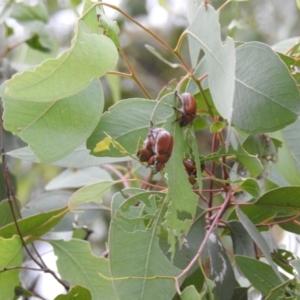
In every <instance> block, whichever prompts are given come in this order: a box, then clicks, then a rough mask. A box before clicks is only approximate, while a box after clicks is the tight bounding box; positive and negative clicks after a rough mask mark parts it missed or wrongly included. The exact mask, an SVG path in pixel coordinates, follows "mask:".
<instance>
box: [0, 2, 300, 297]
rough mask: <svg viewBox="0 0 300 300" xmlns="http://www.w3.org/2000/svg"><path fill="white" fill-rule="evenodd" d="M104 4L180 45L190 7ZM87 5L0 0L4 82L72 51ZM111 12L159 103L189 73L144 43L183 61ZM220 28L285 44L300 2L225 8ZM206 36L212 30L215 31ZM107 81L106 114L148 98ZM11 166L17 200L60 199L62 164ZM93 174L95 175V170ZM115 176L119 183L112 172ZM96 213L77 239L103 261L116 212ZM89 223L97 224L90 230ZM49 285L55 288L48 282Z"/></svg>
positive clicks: (204, 146) (242, 37)
mask: <svg viewBox="0 0 300 300" xmlns="http://www.w3.org/2000/svg"><path fill="white" fill-rule="evenodd" d="M105 2H108V3H112V4H115V5H118V6H119V7H121V8H122V9H123V10H124V11H125V12H126V13H128V14H129V15H131V16H132V17H133V18H135V19H137V20H138V21H139V22H140V23H142V24H143V25H145V26H146V27H149V28H150V29H151V30H153V31H154V32H155V33H156V34H157V35H158V36H160V37H161V39H163V40H164V41H166V42H167V43H168V44H169V45H170V46H171V47H175V46H176V43H177V40H178V37H179V36H180V34H181V33H182V31H183V30H184V29H185V28H186V26H187V24H188V23H187V19H186V10H185V9H186V8H185V1H180V0H147V1H146V0H145V1H141V0H114V1H113V0H111V1H105ZM224 2H225V1H224V0H212V1H210V4H211V5H212V6H213V7H214V8H219V7H221V6H222V5H223V4H224ZM82 5H83V3H82V1H81V0H48V1H42V0H25V1H16V0H15V1H11V0H0V84H2V82H4V81H5V80H7V79H9V78H11V76H12V75H13V74H14V73H16V72H19V71H22V70H24V69H27V68H32V67H34V66H35V65H37V64H39V63H41V62H42V61H43V60H45V59H47V58H51V57H57V56H58V55H59V54H60V53H61V52H62V51H64V50H66V49H67V48H68V47H69V46H70V43H71V40H72V37H73V34H74V28H75V22H76V20H77V18H78V16H79V15H80V12H81V9H82ZM105 12H106V13H107V14H108V15H109V16H110V17H111V18H112V19H114V20H116V21H117V22H118V25H119V27H120V43H121V47H122V49H123V51H124V52H125V53H126V55H127V57H128V58H129V60H130V62H131V64H132V67H133V68H134V70H135V72H136V74H138V76H139V79H140V81H141V82H142V83H143V85H144V86H145V88H146V89H147V90H148V91H149V93H150V95H151V96H152V98H153V99H156V98H157V97H158V95H159V93H160V91H161V90H162V89H163V88H165V87H168V85H169V84H170V85H171V84H172V81H173V80H174V79H175V80H179V79H180V77H181V76H182V75H184V73H183V71H181V70H180V69H173V68H171V67H170V66H168V65H167V64H164V63H163V62H161V61H160V60H159V59H157V58H156V57H155V56H154V55H153V54H152V53H151V52H150V51H148V50H147V49H146V47H145V45H146V44H147V45H150V46H152V47H154V48H155V49H156V50H157V51H158V52H159V53H160V54H161V55H162V56H163V57H164V58H165V59H167V60H168V61H170V62H173V63H177V61H176V59H175V57H174V56H172V54H171V53H169V52H168V51H167V50H166V49H165V48H163V47H162V46H161V45H160V44H158V43H157V41H155V40H154V39H152V38H151V37H150V36H149V35H148V34H146V33H145V32H143V31H142V30H141V28H139V27H137V26H136V25H135V24H133V23H132V22H130V20H128V19H126V18H124V16H123V15H121V14H119V13H117V12H116V11H114V10H112V9H108V8H107V7H106V8H105ZM220 23H221V32H222V37H223V39H225V38H226V36H228V35H229V36H231V37H232V38H233V39H234V40H235V41H240V42H247V41H261V42H264V43H267V44H269V45H271V46H272V45H273V44H276V43H277V42H280V41H282V40H285V39H288V38H291V37H295V36H299V28H300V12H299V9H298V8H297V5H296V1H282V0H264V1H260V0H250V1H237V2H232V3H230V4H228V5H227V6H226V7H225V8H224V9H222V12H221V14H220ZM207 30H208V31H209V30H210V28H207ZM185 42H186V41H185ZM186 49H187V48H186V47H185V45H183V47H182V48H181V54H182V56H183V57H184V58H185V60H186V61H187V62H189V57H188V52H187V51H185V50H186ZM118 71H122V72H129V70H128V68H127V65H126V64H125V62H124V60H122V59H120V60H119V64H118ZM74 76H76V74H74ZM101 80H102V84H103V88H104V93H105V101H106V107H105V109H108V108H109V107H110V106H111V105H113V104H114V103H116V102H117V101H119V100H121V99H126V98H134V97H142V98H146V95H144V94H143V92H142V91H141V90H140V89H139V87H138V86H137V85H136V84H135V83H134V82H133V81H132V80H131V79H128V78H120V77H117V76H115V75H108V76H105V77H104V78H103V79H101ZM125 117H126V116H125ZM128 117H130V116H128ZM204 125H205V122H204ZM196 126H197V122H196ZM199 126H203V124H202V125H201V124H200V125H199ZM200 134H201V145H200V148H201V151H203V152H205V151H207V152H209V151H210V142H209V141H210V138H208V137H210V136H209V134H210V133H209V130H207V131H203V132H201V133H200ZM3 141H4V145H1V148H2V147H4V150H5V152H8V151H10V150H14V149H18V148H21V147H24V146H26V144H25V143H24V142H23V141H22V140H20V139H19V138H18V137H16V136H13V135H12V134H11V133H9V132H4V137H3ZM1 142H2V141H1ZM8 165H9V171H10V173H11V177H12V182H13V185H14V188H15V192H16V195H17V197H18V199H19V200H20V202H21V203H22V205H23V206H24V205H26V204H27V203H28V202H29V201H31V200H34V199H36V198H37V197H45V199H48V198H47V193H55V190H57V189H58V187H59V181H60V180H61V178H62V177H58V178H57V176H59V175H61V172H63V171H64V170H63V169H62V168H60V167H58V166H54V165H41V164H35V163H31V162H28V161H25V160H18V159H14V158H12V157H8ZM65 171H66V170H65ZM106 171H107V172H108V173H109V171H110V170H109V169H106ZM87 172H89V175H90V177H91V170H87ZM93 172H96V173H95V174H98V173H97V172H98V171H97V170H96V169H93ZM141 172H145V174H146V172H147V170H145V169H144V168H143V170H142V171H141ZM73 173H74V174H75V173H76V170H73ZM85 175H86V174H85ZM110 175H111V176H112V177H114V174H113V173H111V174H110ZM95 176H101V175H95ZM103 176H104V175H103ZM90 177H89V178H90ZM106 179H107V178H106ZM88 180H89V179H87V180H86V183H87V182H88ZM93 180H94V181H95V180H97V178H94V179H93ZM57 182H58V183H57ZM82 185H84V183H83V184H82ZM55 186H56V188H55ZM118 188H122V186H119V187H118V186H117V187H116V189H118ZM74 190H76V187H73V188H64V191H63V193H65V194H64V195H65V197H67V198H68V197H69V196H70V195H71V192H73V191H74ZM114 192H115V191H114ZM114 192H112V194H113V193H114ZM42 195H43V196H42ZM50 195H54V194H50ZM61 195H62V194H60V197H62V196H61ZM110 196H111V195H109V194H108V195H106V199H104V204H105V203H106V207H109V203H110ZM53 197H55V195H54V196H53ZM5 198H6V192H5V186H4V179H3V174H2V173H1V172H0V201H1V200H3V199H5ZM104 206H105V205H104ZM90 213H91V214H94V215H93V216H92V215H91V214H89V216H90V218H87V219H83V220H80V221H81V222H79V223H78V225H80V226H79V227H82V225H85V224H87V225H88V226H89V228H92V229H93V231H94V233H93V234H91V235H89V233H90V232H89V231H86V229H82V228H81V229H78V230H75V232H74V234H73V236H76V237H80V238H84V237H87V234H88V235H89V236H88V237H89V241H90V242H91V244H92V246H93V250H94V252H95V254H98V255H100V254H101V253H103V251H105V248H106V245H105V243H106V241H107V230H108V224H109V216H110V214H109V210H107V211H106V210H105V209H104V210H103V209H102V210H97V209H95V208H93V207H91V208H90ZM96 217H97V218H96ZM90 220H93V222H94V223H93V224H89V221H90ZM94 220H96V221H94ZM75 223H76V222H75ZM47 284H48V285H49V281H47ZM50 286H51V284H50ZM48 293H49V291H48Z"/></svg>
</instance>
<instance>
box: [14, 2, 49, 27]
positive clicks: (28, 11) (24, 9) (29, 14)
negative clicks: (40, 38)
mask: <svg viewBox="0 0 300 300" xmlns="http://www.w3.org/2000/svg"><path fill="white" fill-rule="evenodd" d="M10 16H11V18H14V19H16V20H17V21H18V22H28V21H34V20H39V21H42V22H43V23H46V22H47V21H48V11H47V7H46V4H45V3H44V2H43V1H41V0H37V1H35V5H32V4H30V5H28V3H25V2H20V3H14V4H13V9H12V13H11V15H10Z"/></svg>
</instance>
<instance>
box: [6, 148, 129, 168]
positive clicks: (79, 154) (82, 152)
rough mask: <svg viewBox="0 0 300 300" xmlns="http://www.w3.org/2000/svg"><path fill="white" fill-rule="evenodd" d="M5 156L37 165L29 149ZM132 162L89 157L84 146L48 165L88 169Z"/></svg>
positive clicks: (123, 159) (35, 158)
mask: <svg viewBox="0 0 300 300" xmlns="http://www.w3.org/2000/svg"><path fill="white" fill-rule="evenodd" d="M6 155H8V156H11V157H15V158H19V159H22V160H25V161H30V162H33V163H39V160H38V158H37V157H36V156H35V155H34V153H33V152H32V150H31V149H30V148H29V147H24V148H20V149H16V150H13V151H9V152H7V153H6ZM129 160H132V158H130V157H126V156H125V157H95V156H93V155H90V151H89V150H88V149H87V148H86V147H85V145H80V146H79V147H78V148H76V149H75V150H74V151H73V152H72V153H71V154H69V155H67V156H66V157H64V158H62V159H60V160H57V161H56V162H54V163H51V164H50V165H53V166H59V167H63V168H76V169H79V168H89V167H94V166H100V165H104V164H112V163H120V162H125V161H129Z"/></svg>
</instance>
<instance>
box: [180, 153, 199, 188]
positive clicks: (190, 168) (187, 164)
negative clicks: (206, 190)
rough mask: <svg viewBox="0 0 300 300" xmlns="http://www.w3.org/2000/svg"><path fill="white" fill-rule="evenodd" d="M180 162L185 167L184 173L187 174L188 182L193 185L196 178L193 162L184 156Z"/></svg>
mask: <svg viewBox="0 0 300 300" xmlns="http://www.w3.org/2000/svg"><path fill="white" fill-rule="evenodd" d="M182 162H183V165H184V167H185V170H186V173H187V174H188V177H189V182H190V184H191V185H194V184H195V183H196V178H197V169H196V164H195V162H194V161H193V160H192V159H188V158H184V159H183V161H182Z"/></svg>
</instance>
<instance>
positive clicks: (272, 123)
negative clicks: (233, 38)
mask: <svg viewBox="0 0 300 300" xmlns="http://www.w3.org/2000/svg"><path fill="white" fill-rule="evenodd" d="M236 55H237V66H236V85H235V97H234V107H233V117H232V123H233V124H234V125H235V126H236V127H238V128H239V129H241V130H242V131H244V132H247V133H252V134H254V133H261V132H273V131H277V130H279V129H281V128H283V127H285V126H287V125H288V124H291V123H292V122H294V121H295V120H296V119H297V115H298V113H299V108H300V102H299V91H298V88H297V85H296V83H295V81H294V79H293V78H292V77H291V75H290V73H289V71H288V69H287V67H286V66H285V64H284V63H283V62H282V60H281V59H280V58H279V56H278V55H277V54H276V53H275V52H274V51H273V50H272V49H271V48H270V47H269V46H267V45H265V44H262V43H258V42H251V43H247V44H244V45H242V46H240V47H238V48H237V51H236Z"/></svg>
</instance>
